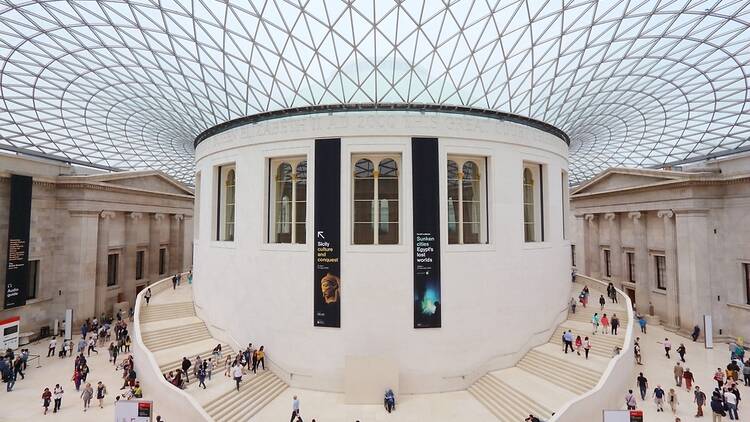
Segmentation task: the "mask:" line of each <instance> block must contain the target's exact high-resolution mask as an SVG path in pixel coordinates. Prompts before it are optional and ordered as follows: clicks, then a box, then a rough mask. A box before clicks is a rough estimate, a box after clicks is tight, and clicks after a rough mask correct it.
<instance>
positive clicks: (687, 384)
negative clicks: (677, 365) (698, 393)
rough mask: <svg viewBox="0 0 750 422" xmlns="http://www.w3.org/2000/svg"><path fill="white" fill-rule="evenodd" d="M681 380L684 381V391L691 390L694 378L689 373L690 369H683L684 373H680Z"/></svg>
mask: <svg viewBox="0 0 750 422" xmlns="http://www.w3.org/2000/svg"><path fill="white" fill-rule="evenodd" d="M682 378H683V379H684V380H685V389H686V390H687V391H690V390H692V389H693V380H695V377H694V376H693V373H692V372H690V368H685V372H683V373H682Z"/></svg>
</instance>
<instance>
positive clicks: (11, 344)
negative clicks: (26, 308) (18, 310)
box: [0, 316, 21, 350]
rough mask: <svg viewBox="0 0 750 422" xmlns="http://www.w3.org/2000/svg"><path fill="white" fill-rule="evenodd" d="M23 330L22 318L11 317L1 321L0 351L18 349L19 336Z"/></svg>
mask: <svg viewBox="0 0 750 422" xmlns="http://www.w3.org/2000/svg"><path fill="white" fill-rule="evenodd" d="M20 328H21V318H20V317H17V316H15V317H11V318H8V319H4V320H2V321H0V336H2V337H0V340H2V344H0V347H2V349H0V350H7V349H13V350H15V349H18V336H19V333H20Z"/></svg>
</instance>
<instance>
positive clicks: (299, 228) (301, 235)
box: [294, 223, 306, 243]
mask: <svg viewBox="0 0 750 422" xmlns="http://www.w3.org/2000/svg"><path fill="white" fill-rule="evenodd" d="M294 226H295V230H296V232H295V236H297V238H296V242H297V243H305V233H306V232H305V223H297V224H295V225H294Z"/></svg>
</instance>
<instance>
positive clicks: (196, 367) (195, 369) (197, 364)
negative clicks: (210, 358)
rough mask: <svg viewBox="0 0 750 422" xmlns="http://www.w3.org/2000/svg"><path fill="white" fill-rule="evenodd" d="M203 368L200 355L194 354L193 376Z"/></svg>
mask: <svg viewBox="0 0 750 422" xmlns="http://www.w3.org/2000/svg"><path fill="white" fill-rule="evenodd" d="M201 368H203V361H202V360H201V357H200V355H197V356H195V362H193V376H196V377H197V376H198V371H200V370H201Z"/></svg>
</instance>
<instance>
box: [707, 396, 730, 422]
mask: <svg viewBox="0 0 750 422" xmlns="http://www.w3.org/2000/svg"><path fill="white" fill-rule="evenodd" d="M711 412H712V413H713V420H714V422H716V421H719V422H721V419H722V418H723V417H724V416H726V415H727V414H726V412H725V411H724V402H723V401H722V400H721V397H720V396H719V395H718V394H714V395H712V396H711Z"/></svg>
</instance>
